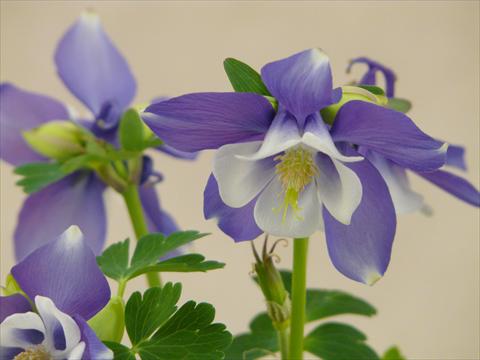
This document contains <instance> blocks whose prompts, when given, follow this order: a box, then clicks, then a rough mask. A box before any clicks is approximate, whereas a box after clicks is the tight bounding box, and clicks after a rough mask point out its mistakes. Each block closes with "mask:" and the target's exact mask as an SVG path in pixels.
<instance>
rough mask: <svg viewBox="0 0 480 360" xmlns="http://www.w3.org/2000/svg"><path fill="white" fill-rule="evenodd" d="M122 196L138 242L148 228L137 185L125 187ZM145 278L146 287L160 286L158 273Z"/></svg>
mask: <svg viewBox="0 0 480 360" xmlns="http://www.w3.org/2000/svg"><path fill="white" fill-rule="evenodd" d="M122 196H123V199H124V201H125V205H126V206H127V209H128V214H129V216H130V221H131V222H132V226H133V230H134V232H135V236H136V237H137V240H139V239H140V238H141V237H142V236H144V235H147V234H148V227H147V222H146V221H145V216H144V213H143V209H142V203H141V201H140V195H139V193H138V185H137V184H130V185H129V186H127V188H126V189H125V190H124V191H123V192H122ZM146 276H147V282H148V285H149V286H150V287H154V286H161V285H162V282H161V280H160V275H159V274H158V273H153V272H152V273H147V274H146Z"/></svg>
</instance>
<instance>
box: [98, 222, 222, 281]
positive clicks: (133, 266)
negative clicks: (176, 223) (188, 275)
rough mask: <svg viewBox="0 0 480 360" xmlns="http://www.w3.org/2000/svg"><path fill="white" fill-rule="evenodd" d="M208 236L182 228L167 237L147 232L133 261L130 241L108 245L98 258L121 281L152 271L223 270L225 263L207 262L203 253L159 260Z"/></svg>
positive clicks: (109, 274) (101, 264)
mask: <svg viewBox="0 0 480 360" xmlns="http://www.w3.org/2000/svg"><path fill="white" fill-rule="evenodd" d="M206 235H207V234H202V233H199V232H198V231H179V232H175V233H173V234H171V235H170V236H168V237H165V236H164V235H163V234H161V233H152V234H148V235H146V236H144V237H142V238H141V239H140V240H139V241H138V243H137V246H136V248H135V251H134V253H133V256H132V259H131V261H130V264H129V261H128V259H129V241H128V240H125V241H124V242H122V243H116V244H113V245H111V246H109V247H108V248H107V249H106V250H105V251H104V252H103V254H102V255H100V256H98V257H97V263H98V266H99V267H100V268H101V269H102V271H103V273H104V274H105V275H106V276H108V277H109V278H111V279H114V280H117V281H119V282H120V281H125V280H130V279H132V278H134V277H136V276H139V275H141V274H144V273H147V272H152V271H158V272H205V271H209V270H215V269H221V268H223V267H224V266H225V264H223V263H220V262H217V261H207V260H205V257H204V256H203V255H200V254H187V255H181V256H177V257H174V258H170V259H167V260H161V261H159V259H160V258H161V257H163V256H165V255H167V254H168V253H170V252H171V251H173V250H175V249H177V248H179V247H181V246H183V245H185V244H188V243H190V242H192V241H195V240H197V239H200V238H202V237H204V236H206Z"/></svg>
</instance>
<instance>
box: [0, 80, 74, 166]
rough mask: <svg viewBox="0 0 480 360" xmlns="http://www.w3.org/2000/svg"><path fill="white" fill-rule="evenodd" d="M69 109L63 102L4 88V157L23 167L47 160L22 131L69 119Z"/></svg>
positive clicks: (0, 133)
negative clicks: (34, 149)
mask: <svg viewBox="0 0 480 360" xmlns="http://www.w3.org/2000/svg"><path fill="white" fill-rule="evenodd" d="M69 118H70V116H69V114H68V111H67V109H66V108H65V106H63V105H62V104H61V103H60V102H58V101H56V100H54V99H52V98H50V97H48V96H45V95H40V94H36V93H33V92H28V91H24V90H21V89H19V88H17V87H16V86H14V85H12V84H7V83H3V84H1V85H0V157H1V159H2V160H5V161H6V162H8V163H10V164H13V165H21V164H24V163H28V162H37V161H42V160H43V159H44V157H43V156H41V155H39V154H37V153H36V152H34V151H33V150H32V149H31V148H30V147H29V146H28V144H27V143H26V142H25V140H24V139H23V136H22V132H23V131H25V130H28V129H31V128H34V127H37V126H39V125H42V124H43V123H45V122H47V121H51V120H68V119H69Z"/></svg>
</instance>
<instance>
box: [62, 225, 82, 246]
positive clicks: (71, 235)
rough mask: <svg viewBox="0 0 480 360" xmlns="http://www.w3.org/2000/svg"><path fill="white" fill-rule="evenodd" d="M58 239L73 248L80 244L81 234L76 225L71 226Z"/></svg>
mask: <svg viewBox="0 0 480 360" xmlns="http://www.w3.org/2000/svg"><path fill="white" fill-rule="evenodd" d="M60 238H61V239H63V240H64V241H66V242H67V243H68V244H69V245H71V246H72V247H74V246H76V245H78V244H80V243H81V242H82V240H83V233H82V230H80V228H79V227H78V226H77V225H71V226H70V227H69V228H68V229H67V230H65V231H64V232H63V233H62V234H61V235H60Z"/></svg>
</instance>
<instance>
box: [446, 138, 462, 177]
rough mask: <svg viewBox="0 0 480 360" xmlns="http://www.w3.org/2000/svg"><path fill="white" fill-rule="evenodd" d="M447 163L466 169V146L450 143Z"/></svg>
mask: <svg viewBox="0 0 480 360" xmlns="http://www.w3.org/2000/svg"><path fill="white" fill-rule="evenodd" d="M445 165H448V166H452V167H455V168H457V169H460V170H464V171H466V170H467V164H466V162H465V148H464V147H463V146H459V145H451V144H449V145H448V149H447V161H446V162H445Z"/></svg>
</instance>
